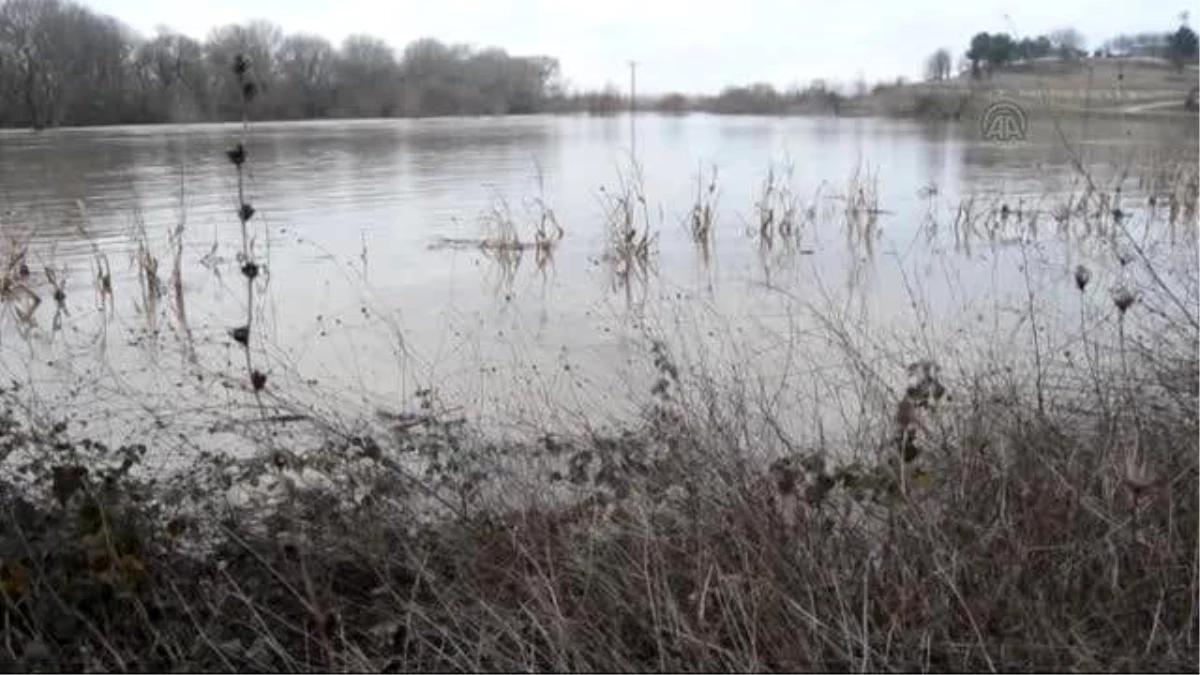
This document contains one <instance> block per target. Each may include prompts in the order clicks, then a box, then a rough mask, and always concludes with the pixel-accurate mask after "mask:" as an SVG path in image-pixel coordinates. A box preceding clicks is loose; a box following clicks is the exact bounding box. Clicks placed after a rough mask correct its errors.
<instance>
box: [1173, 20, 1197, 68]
mask: <svg viewBox="0 0 1200 675" xmlns="http://www.w3.org/2000/svg"><path fill="white" fill-rule="evenodd" d="M1197 46H1198V43H1197V39H1196V33H1195V31H1193V30H1192V29H1191V28H1188V27H1187V26H1180V27H1179V30H1177V31H1175V32H1174V33H1171V35H1170V36H1169V37H1168V38H1167V57H1168V58H1169V59H1170V61H1171V63H1172V64H1173V65H1174V66H1175V68H1176V69H1177V70H1183V65H1184V64H1185V63H1189V62H1191V61H1195V60H1196V56H1197Z"/></svg>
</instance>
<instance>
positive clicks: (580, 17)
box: [85, 0, 1197, 93]
mask: <svg viewBox="0 0 1200 675" xmlns="http://www.w3.org/2000/svg"><path fill="white" fill-rule="evenodd" d="M85 4H87V5H89V6H90V7H92V8H93V9H95V10H97V11H100V12H103V13H106V14H112V15H114V16H116V17H117V18H119V19H121V20H123V21H124V22H125V23H126V24H128V25H130V26H132V27H133V28H135V29H137V30H139V31H141V32H143V33H144V34H147V35H150V34H153V32H154V30H155V28H156V27H157V26H159V25H165V26H169V27H171V28H173V29H175V30H178V31H182V32H184V33H187V34H189V35H192V36H193V37H196V38H203V37H204V36H205V35H206V34H207V33H208V31H209V30H210V29H211V28H213V27H214V26H217V25H220V24H224V23H231V22H241V21H245V20H248V19H254V18H262V19H268V20H270V21H273V22H274V23H277V24H279V25H280V26H282V27H283V29H284V30H285V31H286V32H289V33H290V32H300V31H304V32H312V33H318V34H321V35H324V36H325V37H327V38H329V39H330V40H332V41H334V42H335V43H336V42H339V41H340V40H341V39H342V38H344V37H345V36H346V35H349V34H351V33H370V34H372V35H377V36H379V37H381V38H383V39H385V40H387V41H388V42H390V43H391V44H392V45H393V46H395V47H397V48H402V47H403V46H404V45H405V44H407V43H408V42H409V41H411V40H413V39H415V38H418V37H426V36H427V37H435V38H438V39H440V40H443V41H446V42H463V43H469V44H473V45H476V46H486V45H495V46H499V47H504V48H505V49H507V50H508V51H509V52H511V53H514V54H546V55H549V56H555V57H557V58H558V59H559V60H560V62H561V63H562V70H563V74H564V76H565V77H566V79H567V80H568V81H569V83H570V84H571V85H573V86H574V87H579V88H593V87H601V86H604V85H605V84H606V83H609V82H611V83H614V84H617V85H619V86H622V87H624V86H625V84H626V82H627V81H628V66H627V65H626V62H627V60H629V59H636V60H638V61H639V62H641V64H642V65H641V67H640V69H639V75H638V81H639V87H638V89H639V91H645V92H665V91H674V90H678V91H684V92H688V93H698V92H707V93H713V92H716V91H719V90H720V89H721V87H723V86H724V85H727V84H733V83H738V84H745V83H749V82H754V81H766V82H770V83H772V84H774V85H776V86H777V87H787V86H789V85H791V84H795V83H799V84H805V83H808V82H809V81H811V80H813V79H814V78H818V77H823V78H827V79H829V80H832V81H840V82H843V83H847V84H848V83H850V82H852V81H854V80H855V79H857V78H858V77H859V76H862V77H865V78H866V79H867V80H868V81H869V82H875V81H878V80H891V79H894V78H895V77H897V76H904V77H907V78H910V79H913V78H917V77H920V75H921V71H922V63H923V61H924V59H925V57H926V56H927V55H928V54H929V53H931V52H932V51H933V50H934V49H936V48H938V47H947V48H949V49H950V50H951V52H952V53H953V54H954V55H955V57H956V58H957V56H958V55H960V54H962V53H963V52H964V51H965V50H966V46H967V43H968V41H969V40H970V38H971V35H973V34H974V33H976V32H978V31H981V30H986V31H1003V30H1007V31H1009V32H1012V33H1014V34H1016V35H1018V36H1023V35H1036V34H1040V33H1044V32H1048V31H1051V30H1054V29H1056V28H1061V27H1066V26H1074V27H1075V28H1077V29H1078V30H1079V31H1080V32H1082V33H1083V35H1084V36H1085V37H1086V38H1087V40H1088V46H1089V47H1094V46H1096V45H1098V44H1099V43H1100V42H1102V41H1103V40H1105V39H1108V38H1109V37H1112V36H1113V35H1115V34H1117V33H1122V32H1126V33H1128V32H1142V31H1150V30H1153V31H1166V30H1168V29H1171V28H1173V27H1174V26H1175V25H1177V16H1178V14H1179V13H1180V12H1181V11H1183V10H1185V9H1193V8H1192V7H1190V6H1189V5H1188V3H1187V2H1186V1H1185V0H1075V1H1066V2H1063V1H1059V0H977V1H972V0H957V1H955V2H948V1H947V0H902V1H899V2H897V1H889V0H737V1H733V0H192V1H188V2H182V1H180V0H170V1H167V2H164V1H163V0H85ZM1196 15H1197V13H1196V12H1195V11H1193V12H1192V16H1193V18H1194V17H1196ZM1191 23H1193V24H1194V23H1195V22H1194V21H1192V22H1191Z"/></svg>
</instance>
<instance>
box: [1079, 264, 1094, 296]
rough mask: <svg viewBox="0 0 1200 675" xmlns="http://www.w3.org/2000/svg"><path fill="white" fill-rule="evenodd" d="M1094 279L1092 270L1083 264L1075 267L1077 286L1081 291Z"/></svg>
mask: <svg viewBox="0 0 1200 675" xmlns="http://www.w3.org/2000/svg"><path fill="white" fill-rule="evenodd" d="M1091 280H1092V272H1091V270H1089V269H1088V268H1086V267H1084V266H1083V265H1079V266H1078V267H1076V268H1075V287H1076V288H1078V289H1079V290H1080V291H1081V292H1082V291H1083V290H1084V289H1086V288H1087V285H1088V282H1089V281H1091Z"/></svg>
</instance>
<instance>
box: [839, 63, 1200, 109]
mask: <svg viewBox="0 0 1200 675" xmlns="http://www.w3.org/2000/svg"><path fill="white" fill-rule="evenodd" d="M1196 84H1197V68H1196V66H1195V65H1189V66H1187V67H1185V68H1184V70H1183V71H1182V72H1179V71H1176V70H1175V69H1173V68H1172V67H1171V66H1170V64H1168V63H1167V62H1165V61H1161V60H1155V59H1136V58H1128V59H1084V60H1081V61H1075V62H1064V61H1060V60H1058V59H1053V60H1043V61H1036V62H1032V63H1024V64H1018V65H1014V66H1009V67H1007V68H1005V69H1004V70H997V71H996V72H994V73H992V74H991V75H990V76H985V77H983V78H982V79H978V80H977V79H973V78H972V77H971V75H970V73H963V74H961V75H959V76H957V77H955V78H952V79H950V80H947V81H943V82H922V83H916V84H902V85H899V86H889V87H877V88H876V89H875V91H874V92H872V93H870V94H868V95H866V96H862V97H856V98H852V99H849V100H847V101H846V102H845V103H844V104H843V106H842V109H841V110H840V111H839V112H840V113H842V114H876V115H902V116H916V117H955V116H956V115H957V116H961V115H963V114H966V113H968V112H969V111H971V110H973V109H975V108H977V107H978V106H979V105H980V104H981V102H982V101H987V100H992V99H994V98H995V97H996V96H1000V95H1003V96H1004V97H1005V98H1008V99H1011V100H1014V101H1016V102H1018V103H1022V104H1024V105H1026V106H1027V107H1028V108H1030V109H1045V108H1046V107H1047V106H1048V107H1049V108H1050V109H1051V110H1054V111H1055V112H1063V113H1071V112H1078V113H1083V112H1085V111H1086V112H1088V113H1089V114H1102V115H1108V114H1116V115H1119V114H1126V115H1139V116H1141V115H1186V114H1190V113H1189V112H1188V111H1187V109H1186V108H1185V105H1184V104H1185V101H1186V100H1187V99H1188V97H1189V95H1190V94H1191V92H1192V90H1193V89H1194V88H1195V87H1196Z"/></svg>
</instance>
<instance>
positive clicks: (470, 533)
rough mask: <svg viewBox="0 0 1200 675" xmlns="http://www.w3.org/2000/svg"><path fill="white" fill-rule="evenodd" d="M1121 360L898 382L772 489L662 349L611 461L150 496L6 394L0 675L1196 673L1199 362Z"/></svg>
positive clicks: (729, 421)
mask: <svg viewBox="0 0 1200 675" xmlns="http://www.w3.org/2000/svg"><path fill="white" fill-rule="evenodd" d="M1139 306H1140V305H1135V308H1136V307H1139ZM1114 311H1117V310H1116V309H1114ZM1129 311H1130V315H1131V316H1132V315H1133V313H1134V312H1135V311H1136V309H1130V310H1129ZM1138 344H1139V342H1138V341H1137V340H1136V339H1131V342H1130V345H1129V350H1128V351H1129V354H1128V355H1127V356H1128V358H1127V359H1125V364H1124V369H1123V372H1122V374H1121V375H1120V376H1117V375H1115V374H1110V375H1103V374H1102V373H1101V371H1100V370H1094V371H1093V373H1092V375H1093V377H1081V378H1080V379H1078V381H1077V384H1078V387H1079V389H1078V390H1076V391H1068V390H1066V389H1064V387H1066V385H1068V384H1070V383H1069V382H1063V383H1060V385H1061V386H1058V387H1056V388H1055V390H1054V391H1055V394H1054V396H1055V398H1054V399H1053V400H1051V401H1049V402H1042V403H1040V405H1041V407H1042V408H1043V410H1042V411H1041V412H1039V410H1038V405H1035V404H1034V402H1033V400H1034V399H1033V398H1032V397H1029V396H1022V395H1019V394H1017V393H1015V392H1014V390H1013V389H1011V387H1006V386H1005V385H1004V384H1003V383H1002V381H1001V380H999V379H995V378H990V379H989V378H986V377H984V378H977V379H976V380H975V381H974V384H972V385H970V386H967V385H964V384H963V383H957V384H951V383H947V384H946V385H943V384H942V382H941V380H940V379H938V376H937V375H936V371H935V370H931V369H927V368H923V367H921V366H918V367H917V368H916V369H915V370H914V374H916V375H918V376H919V377H918V378H917V379H916V380H914V381H913V383H912V384H911V385H910V387H909V388H908V390H907V393H905V394H904V395H903V398H902V399H901V403H900V405H899V406H898V408H897V413H896V414H897V419H896V421H895V422H894V425H895V427H894V428H895V430H896V432H895V434H896V435H895V436H889V437H888V440H887V441H885V442H884V443H883V444H882V445H881V446H880V447H879V448H878V449H875V450H871V451H867V452H862V451H860V450H859V449H855V448H845V449H837V450H839V452H836V453H820V452H816V451H805V450H803V449H793V450H792V451H791V452H787V451H785V452H782V453H781V459H779V460H778V461H775V462H773V463H766V462H761V461H757V458H759V457H761V451H762V450H763V448H764V447H780V440H779V439H778V438H771V437H769V436H768V435H766V434H764V433H762V432H761V431H758V430H756V429H757V427H756V426H754V425H752V424H751V423H750V422H749V419H750V415H749V413H748V410H749V408H750V407H751V404H750V402H749V401H748V400H747V399H746V398H744V397H742V396H741V395H740V394H737V391H738V388H737V387H736V386H733V387H731V388H730V389H728V390H720V389H714V388H713V385H712V384H711V383H710V384H709V385H706V388H700V389H693V390H692V391H698V392H700V393H696V394H684V393H683V392H684V391H687V389H686V388H685V387H684V386H683V384H682V382H683V381H684V380H686V379H688V377H689V376H688V375H687V373H688V372H691V371H690V369H689V368H688V367H686V365H677V364H675V363H673V362H672V360H671V357H670V355H669V354H668V353H667V352H666V351H665V350H664V349H662V348H661V347H656V348H655V349H654V350H653V352H654V353H653V357H654V359H655V362H656V366H657V367H658V369H659V370H660V372H661V373H662V380H661V382H660V383H659V385H658V386H656V387H655V392H654V394H653V395H651V396H648V397H647V400H648V401H649V403H648V404H647V407H646V411H647V412H646V416H645V422H644V423H643V424H642V425H641V426H639V427H637V428H633V429H629V430H628V431H626V432H624V433H614V434H600V433H595V434H580V435H578V436H575V437H569V438H568V437H558V436H545V437H541V438H531V439H530V440H529V441H527V442H519V443H509V444H499V443H494V442H490V441H488V440H486V439H485V438H483V437H481V436H479V435H478V434H472V433H471V432H470V431H469V430H467V429H465V428H464V427H462V426H461V425H458V424H455V423H452V422H440V421H438V420H437V418H436V415H433V416H430V417H427V418H425V419H424V420H423V421H422V422H420V423H419V424H417V423H414V424H411V425H406V428H405V430H404V431H402V432H398V435H396V436H395V437H392V438H386V439H385V438H378V439H376V438H373V437H364V436H351V435H349V434H342V433H339V432H336V431H333V430H331V429H326V431H325V432H324V433H323V434H320V437H321V438H322V439H323V440H322V441H321V442H319V443H318V442H316V441H314V442H313V443H312V444H310V447H297V446H290V447H288V448H286V449H283V448H280V447H277V446H276V444H275V443H274V442H273V441H270V440H269V439H263V440H262V441H261V442H262V443H263V445H264V449H265V450H267V452H264V457H268V458H270V461H260V462H249V463H248V462H241V463H239V462H235V461H233V460H231V459H229V458H226V457H223V456H221V455H218V454H213V455H206V456H203V457H200V458H197V459H196V461H195V462H194V463H193V464H192V465H190V466H188V467H186V469H185V470H181V471H179V472H177V473H174V474H165V475H163V474H154V475H147V474H145V473H142V472H139V470H138V467H139V463H140V461H141V458H142V457H143V456H145V455H146V454H147V452H152V450H148V449H147V448H145V447H140V446H133V447H122V448H107V447H104V446H102V445H100V444H97V443H93V442H90V441H76V440H73V439H71V438H68V437H66V436H65V434H64V432H63V428H62V427H61V426H60V427H51V428H42V427H39V426H37V425H34V424H32V423H30V422H28V421H26V420H24V419H22V415H20V409H19V408H18V407H17V402H18V401H19V396H17V392H14V391H11V390H6V391H5V392H4V393H3V396H4V398H5V401H6V408H7V411H6V413H5V415H4V416H3V418H2V419H3V424H2V425H0V462H3V464H4V466H5V471H4V474H3V476H4V477H3V478H2V479H0V509H2V510H3V513H4V517H3V519H0V601H2V605H0V617H2V623H0V626H2V627H0V663H2V664H3V665H4V669H5V670H26V671H27V670H34V671H38V670H81V669H87V670H104V671H108V670H123V671H124V670H135V671H143V670H155V671H164V670H165V671H197V670H203V671H235V670H236V671H246V670H252V671H331V670H332V671H344V670H349V671H395V670H418V671H444V670H456V671H458V670H471V671H476V670H486V671H517V670H521V671H524V670H541V671H544V670H551V671H575V670H601V671H633V670H636V671H714V670H719V671H764V670H772V671H774V670H782V671H806V670H838V671H846V670H889V671H890V670H904V671H909V670H922V671H928V670H932V671H945V670H968V671H985V670H987V671H995V670H1005V671H1014V670H1020V671H1026V670H1028V671H1035V670H1036V671H1041V670H1103V671H1112V670H1146V671H1159V670H1195V669H1196V666H1197V661H1196V653H1197V571H1198V566H1197V532H1198V531H1200V521H1198V513H1197V498H1196V495H1197V486H1198V483H1197V452H1196V450H1197V442H1196V438H1197V421H1196V405H1197V389H1196V383H1197V371H1196V361H1195V349H1194V343H1193V344H1192V345H1191V346H1190V347H1185V349H1183V350H1181V351H1178V352H1172V353H1166V354H1165V353H1163V352H1161V351H1156V352H1154V353H1150V352H1142V351H1141V350H1140V349H1139V347H1138V346H1137V345H1138ZM1188 349H1190V351H1188ZM1133 381H1136V385H1134V384H1131V383H1132V382H1133ZM1134 391H1136V392H1137V395H1136V396H1133V395H1132V392H1134ZM947 392H948V393H947ZM780 412H784V411H780ZM883 428H884V429H885V430H886V429H890V428H893V426H891V423H888V424H885V425H884V427H883ZM885 433H886V431H885ZM316 436H317V435H316V434H314V437H316ZM784 445H785V446H786V442H784ZM839 456H844V457H847V458H850V457H855V458H857V459H856V461H850V460H849V459H847V460H844V461H839V460H838V459H837V457H839ZM901 457H903V458H904V459H903V460H902V459H900V458H901ZM416 458H419V459H420V460H421V465H422V466H424V467H425V470H424V471H422V472H420V473H415V472H413V471H410V470H407V469H406V468H405V467H406V466H416V465H417V464H416V463H414V462H413V461H412V460H414V459H416ZM513 458H520V459H521V460H522V462H523V466H525V467H529V466H533V465H539V466H542V467H544V468H546V469H547V470H546V471H544V472H540V473H539V472H537V471H529V470H526V471H522V472H507V471H506V470H505V468H504V467H505V466H511V465H512V462H513Z"/></svg>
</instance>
